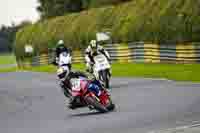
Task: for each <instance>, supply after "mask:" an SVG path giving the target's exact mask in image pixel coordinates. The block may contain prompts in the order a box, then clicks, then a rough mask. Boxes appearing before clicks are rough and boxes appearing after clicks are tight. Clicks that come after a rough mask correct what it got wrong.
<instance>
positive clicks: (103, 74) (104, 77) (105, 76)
mask: <svg viewBox="0 0 200 133" xmlns="http://www.w3.org/2000/svg"><path fill="white" fill-rule="evenodd" d="M100 76H101V78H100V79H101V80H102V81H103V82H104V85H105V87H106V88H107V89H109V88H110V84H109V79H110V74H109V70H108V69H106V70H103V71H101V72H100Z"/></svg>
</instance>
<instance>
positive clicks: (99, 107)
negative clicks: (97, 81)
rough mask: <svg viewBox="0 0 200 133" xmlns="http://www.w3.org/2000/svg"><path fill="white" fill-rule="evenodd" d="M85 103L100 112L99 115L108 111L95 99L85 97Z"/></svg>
mask: <svg viewBox="0 0 200 133" xmlns="http://www.w3.org/2000/svg"><path fill="white" fill-rule="evenodd" d="M85 101H86V102H87V104H88V105H92V106H93V107H94V109H96V110H98V111H100V112H101V113H106V112H108V109H107V108H106V107H104V106H103V105H102V104H101V103H99V102H98V101H97V100H96V99H95V98H93V97H90V96H87V97H86V98H85Z"/></svg>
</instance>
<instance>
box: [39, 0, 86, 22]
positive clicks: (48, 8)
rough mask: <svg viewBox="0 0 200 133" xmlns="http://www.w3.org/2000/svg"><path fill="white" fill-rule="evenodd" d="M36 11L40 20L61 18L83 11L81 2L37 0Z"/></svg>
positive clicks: (74, 0) (79, 0)
mask: <svg viewBox="0 0 200 133" xmlns="http://www.w3.org/2000/svg"><path fill="white" fill-rule="evenodd" d="M38 1H39V4H40V5H39V6H38V7H37V10H38V11H39V12H40V14H41V18H43V19H44V18H51V17H55V16H61V15H64V14H66V13H72V12H80V11H81V10H82V9H83V2H82V0H38Z"/></svg>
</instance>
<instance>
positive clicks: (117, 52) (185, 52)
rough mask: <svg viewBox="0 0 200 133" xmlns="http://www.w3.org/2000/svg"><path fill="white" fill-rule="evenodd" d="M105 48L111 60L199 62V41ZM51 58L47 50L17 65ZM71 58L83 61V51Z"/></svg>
mask: <svg viewBox="0 0 200 133" xmlns="http://www.w3.org/2000/svg"><path fill="white" fill-rule="evenodd" d="M105 49H106V50H107V51H108V52H109V53H110V55H111V60H112V61H113V62H145V63H147V62H151V63H162V62H164V63H200V43H189V44H188V43H187V44H174V45H173V44H151V43H142V42H140V43H130V44H121V45H120V44H113V45H112V44H110V45H106V46H105ZM51 51H52V50H51ZM83 51H84V50H83ZM53 59H54V54H53V52H49V53H48V54H41V55H40V56H36V57H32V58H31V59H30V60H29V61H23V62H20V61H18V65H19V66H22V67H23V66H39V65H47V64H50V63H51V62H52V61H53ZM72 60H73V63H84V62H85V60H84V52H82V51H73V59H72Z"/></svg>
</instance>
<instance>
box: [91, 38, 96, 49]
mask: <svg viewBox="0 0 200 133" xmlns="http://www.w3.org/2000/svg"><path fill="white" fill-rule="evenodd" d="M90 46H91V48H92V49H93V48H97V41H96V40H91V41H90Z"/></svg>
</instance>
